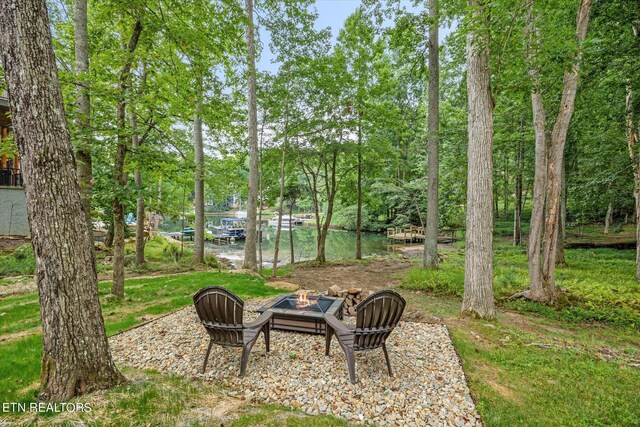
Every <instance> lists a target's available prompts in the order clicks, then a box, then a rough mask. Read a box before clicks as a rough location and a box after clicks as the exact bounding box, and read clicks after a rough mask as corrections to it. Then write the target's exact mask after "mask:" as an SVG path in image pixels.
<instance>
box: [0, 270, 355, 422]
mask: <svg viewBox="0 0 640 427" xmlns="http://www.w3.org/2000/svg"><path fill="white" fill-rule="evenodd" d="M209 285H221V286H224V287H226V288H228V289H230V290H231V291H233V292H234V293H236V294H237V295H238V296H240V297H241V298H243V299H248V298H256V297H270V296H273V295H276V294H278V293H280V292H282V291H280V290H277V289H274V288H271V287H268V286H265V285H264V280H263V279H261V278H258V277H254V276H250V275H245V274H232V273H219V272H197V273H191V274H178V275H171V276H162V277H155V278H145V279H129V280H126V282H125V294H126V296H125V298H124V299H118V298H114V297H112V296H110V295H109V288H110V283H107V282H103V283H100V285H99V294H100V301H101V303H102V309H103V315H104V318H105V326H106V329H107V333H108V335H113V334H114V333H117V332H120V331H122V330H125V329H127V328H129V327H131V326H134V325H137V324H139V323H141V322H144V321H146V320H149V319H151V318H153V317H154V316H157V315H162V314H165V313H169V312H171V311H174V310H176V309H179V308H181V307H184V306H187V305H190V304H191V303H192V296H193V294H194V293H195V292H196V291H197V290H199V289H200V288H202V287H204V286H209ZM39 316H40V313H39V305H38V299H37V295H36V294H23V295H18V296H13V297H8V298H5V299H2V300H0V318H1V319H2V323H1V324H0V340H1V341H0V360H1V361H2V363H0V402H25V403H26V402H33V401H35V400H36V398H37V394H38V387H39V375H40V358H41V356H42V348H41V347H42V336H41V333H40V317H39ZM123 372H124V374H125V375H126V376H127V378H128V379H129V380H130V382H129V384H127V385H123V386H118V387H114V388H113V389H111V390H107V391H106V392H104V393H94V394H91V395H87V396H81V397H79V398H78V399H76V401H77V402H83V403H90V404H92V408H93V409H92V411H91V412H84V413H76V414H72V413H62V414H55V415H54V414H47V413H45V414H29V413H27V414H13V415H8V416H7V418H6V420H8V421H11V422H17V423H20V424H24V425H32V424H50V423H55V424H61V425H67V424H68V425H71V424H72V423H73V422H77V421H82V422H84V423H88V424H90V425H95V426H110V425H129V426H134V425H140V426H147V425H154V426H156V425H165V426H173V425H176V424H179V423H181V422H182V423H185V425H222V424H224V425H229V426H255V425H264V426H281V425H286V426H292V427H293V426H308V427H314V426H318V427H325V426H326V427H328V426H340V425H348V423H346V422H344V421H342V420H339V419H337V418H334V417H311V416H308V415H306V414H303V413H301V412H299V411H295V410H290V409H287V408H282V407H278V406H273V405H247V404H245V403H244V402H240V403H241V405H240V404H239V403H238V405H239V408H238V409H234V408H232V409H231V410H228V411H227V412H228V413H226V414H224V415H221V418H220V419H218V418H217V415H215V414H216V413H217V411H216V409H217V406H218V405H220V406H222V407H224V406H225V405H227V404H229V402H228V401H229V398H228V397H226V396H224V395H223V393H222V391H221V390H220V389H219V388H217V387H216V386H215V385H214V384H212V383H211V382H206V381H199V380H188V379H184V378H180V377H175V376H170V375H161V374H158V373H154V372H142V371H139V370H134V369H127V368H124V370H123ZM212 411H213V412H212ZM212 413H213V414H214V415H211V414H212ZM203 414H205V415H203ZM225 417H226V418H225ZM1 423H2V418H1V417H0V424H1Z"/></svg>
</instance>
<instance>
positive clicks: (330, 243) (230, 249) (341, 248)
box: [205, 227, 387, 267]
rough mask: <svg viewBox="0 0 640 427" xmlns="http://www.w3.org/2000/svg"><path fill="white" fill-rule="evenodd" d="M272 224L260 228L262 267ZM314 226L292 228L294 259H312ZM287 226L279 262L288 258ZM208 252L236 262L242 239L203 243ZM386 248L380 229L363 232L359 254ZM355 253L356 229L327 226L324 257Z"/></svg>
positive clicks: (268, 261)
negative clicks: (223, 242) (223, 243)
mask: <svg viewBox="0 0 640 427" xmlns="http://www.w3.org/2000/svg"><path fill="white" fill-rule="evenodd" d="M275 231H276V230H275V228H274V227H263V231H262V261H263V265H264V266H265V267H269V266H271V265H272V263H273V247H274V243H275V234H276V233H275ZM316 234H317V233H316V229H315V227H296V228H294V229H293V245H294V252H295V254H294V256H295V260H296V261H308V260H312V259H315V257H316V255H317V248H316ZM289 242H290V241H289V230H282V235H281V237H280V250H279V254H278V264H279V265H283V264H288V263H290V262H291V253H290V243H289ZM205 250H206V251H207V252H211V253H215V254H216V255H219V256H221V257H223V258H227V259H229V260H230V261H232V262H233V264H235V265H238V264H239V263H240V262H241V261H242V260H243V258H244V241H243V240H239V241H236V242H234V243H231V244H227V245H217V244H215V243H212V242H207V243H206V244H205ZM385 252H387V239H386V237H385V235H384V234H381V233H364V232H363V233H362V256H364V257H366V256H371V255H377V254H383V253H385ZM355 253H356V233H355V232H354V231H343V230H329V234H328V235H327V242H326V256H327V259H340V258H353V257H354V256H355Z"/></svg>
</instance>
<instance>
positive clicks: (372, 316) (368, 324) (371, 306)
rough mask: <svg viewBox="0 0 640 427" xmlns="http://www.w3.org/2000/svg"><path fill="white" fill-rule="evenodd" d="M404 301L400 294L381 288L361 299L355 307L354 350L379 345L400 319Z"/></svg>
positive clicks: (370, 348) (377, 346)
mask: <svg viewBox="0 0 640 427" xmlns="http://www.w3.org/2000/svg"><path fill="white" fill-rule="evenodd" d="M405 305H406V302H405V300H404V298H402V296H400V294H398V293H397V292H394V291H389V290H383V291H378V292H375V293H373V294H371V295H369V296H368V297H367V298H365V299H364V300H362V302H361V303H360V304H358V306H357V307H356V329H355V341H354V350H372V349H375V348H379V347H381V346H382V345H383V344H384V343H385V340H386V339H387V337H388V336H389V334H390V333H391V331H393V329H394V328H395V327H396V325H397V324H398V322H399V321H400V317H401V316H402V313H403V312H404V307H405Z"/></svg>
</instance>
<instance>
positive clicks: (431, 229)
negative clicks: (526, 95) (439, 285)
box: [422, 0, 440, 269]
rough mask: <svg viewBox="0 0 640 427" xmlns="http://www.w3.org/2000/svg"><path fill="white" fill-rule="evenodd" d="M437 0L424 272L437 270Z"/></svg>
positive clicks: (434, 4)
mask: <svg viewBox="0 0 640 427" xmlns="http://www.w3.org/2000/svg"><path fill="white" fill-rule="evenodd" d="M438 6H439V5H438V0H430V1H429V17H430V18H431V24H430V26H429V95H428V97H429V107H428V129H427V179H428V184H427V223H426V227H425V236H424V258H423V260H422V265H423V267H425V268H432V269H435V268H438V223H439V222H440V215H439V212H438V188H439V183H438V181H439V169H440V158H439V156H440V155H439V149H440V148H439V146H440V142H439V137H438V133H439V131H440V49H439V34H438V25H439V19H438Z"/></svg>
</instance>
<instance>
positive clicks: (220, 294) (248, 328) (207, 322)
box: [193, 286, 272, 378]
mask: <svg viewBox="0 0 640 427" xmlns="http://www.w3.org/2000/svg"><path fill="white" fill-rule="evenodd" d="M193 304H194V305H195V307H196V312H197V313H198V317H199V318H200V322H201V323H202V326H204V328H205V329H206V331H207V333H208V334H209V338H210V339H209V348H207V354H206V356H205V358H204V364H203V365H202V373H203V374H204V371H205V369H206V367H207V361H208V360H209V353H211V346H213V344H218V345H221V346H225V347H242V362H241V364H240V377H241V378H242V377H243V376H244V373H245V371H246V369H247V362H248V361H249V353H250V352H251V349H252V348H253V345H254V344H255V343H256V341H257V339H258V336H259V335H260V332H263V333H264V341H265V344H266V347H267V352H268V351H269V320H270V319H271V315H272V313H271V312H265V313H263V314H262V315H261V316H260V317H258V319H256V320H255V321H253V322H251V323H246V324H245V323H242V315H243V310H244V302H243V301H242V300H241V299H240V298H239V297H238V296H237V295H235V294H234V293H233V292H231V291H230V290H228V289H225V288H223V287H221V286H209V287H206V288H202V289H200V290H199V291H198V292H197V293H196V294H195V295H194V296H193Z"/></svg>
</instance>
